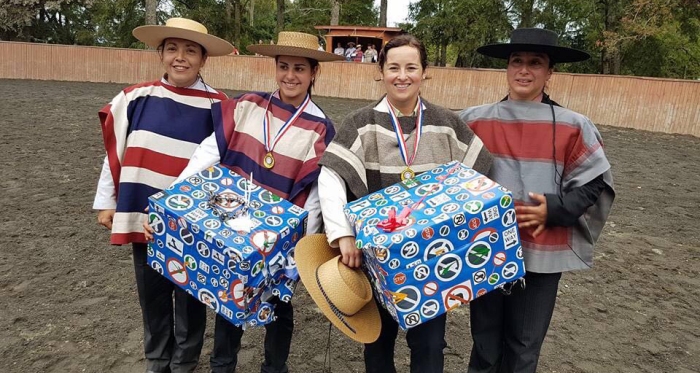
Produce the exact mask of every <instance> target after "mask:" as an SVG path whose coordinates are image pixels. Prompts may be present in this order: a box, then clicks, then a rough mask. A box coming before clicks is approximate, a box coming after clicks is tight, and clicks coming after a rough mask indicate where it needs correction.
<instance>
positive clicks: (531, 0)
mask: <svg viewBox="0 0 700 373" xmlns="http://www.w3.org/2000/svg"><path fill="white" fill-rule="evenodd" d="M534 7H535V0H525V1H523V2H522V8H521V9H520V23H519V24H518V28H522V27H532V26H533V23H534V21H533V19H532V15H533V13H534Z"/></svg>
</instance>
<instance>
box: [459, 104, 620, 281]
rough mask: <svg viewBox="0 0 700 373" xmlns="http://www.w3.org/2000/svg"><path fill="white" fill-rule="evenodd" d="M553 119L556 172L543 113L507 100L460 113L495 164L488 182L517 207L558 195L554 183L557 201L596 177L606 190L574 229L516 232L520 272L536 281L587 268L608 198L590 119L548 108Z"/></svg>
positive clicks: (543, 108)
mask: <svg viewBox="0 0 700 373" xmlns="http://www.w3.org/2000/svg"><path fill="white" fill-rule="evenodd" d="M554 111H555V118H556V142H555V143H556V146H555V147H554V149H556V170H555V165H554V162H553V158H554V156H553V152H554V149H553V139H554V130H553V129H554V124H553V123H552V109H551V108H550V106H549V105H547V104H544V103H539V102H529V101H511V100H508V101H501V102H498V103H495V104H488V105H482V106H476V107H472V108H467V109H465V110H463V111H462V112H461V113H460V117H461V118H462V119H464V120H465V121H466V122H467V124H469V126H470V127H471V128H472V129H473V130H474V132H475V133H476V134H477V135H478V136H479V137H480V138H481V139H482V141H483V142H484V144H485V146H486V147H487V148H488V149H489V150H490V151H491V153H492V154H493V156H494V163H493V167H492V168H491V172H490V173H489V175H488V176H489V177H490V178H491V179H493V180H494V181H496V182H498V183H499V184H501V185H503V186H505V187H506V188H508V189H510V190H511V191H512V192H513V198H514V199H515V201H516V204H520V205H522V204H531V203H532V201H530V199H529V197H528V193H529V192H534V193H539V194H559V192H560V191H559V186H558V185H557V182H559V180H560V176H559V175H562V176H561V180H562V181H561V182H562V185H561V190H562V192H563V193H564V194H566V192H567V191H568V190H570V189H571V188H574V187H580V186H582V185H584V184H587V183H588V182H590V181H591V180H593V179H595V178H596V177H598V176H599V175H603V179H604V181H605V183H606V184H607V186H608V187H607V188H605V190H604V191H603V193H602V194H601V195H600V197H599V198H598V201H597V202H596V203H595V204H594V205H593V206H591V207H589V208H588V210H587V211H586V212H585V213H584V214H583V216H581V217H579V219H578V222H577V224H576V225H574V226H572V227H556V226H555V227H547V229H545V230H544V232H542V233H541V234H540V235H539V236H537V237H536V238H535V237H532V235H531V233H532V230H529V229H526V230H521V231H520V239H521V241H522V245H523V252H524V257H525V267H526V268H527V270H528V271H532V272H538V273H555V272H563V271H570V270H576V269H586V268H590V267H591V266H592V265H593V248H594V246H595V243H596V241H597V240H598V237H599V236H600V233H601V231H602V229H603V226H604V225H605V221H606V219H607V217H608V214H609V213H610V207H611V206H612V202H613V199H614V197H615V192H614V189H613V180H612V173H611V172H610V163H609V162H608V159H607V158H606V157H605V152H604V150H603V141H602V139H601V137H600V133H599V132H598V129H597V128H596V127H595V125H594V124H593V123H592V122H591V121H590V119H588V118H587V117H585V116H583V115H581V114H578V113H576V112H573V111H571V110H569V109H566V108H563V107H559V106H554ZM557 173H558V174H557ZM555 176H556V180H557V181H555Z"/></svg>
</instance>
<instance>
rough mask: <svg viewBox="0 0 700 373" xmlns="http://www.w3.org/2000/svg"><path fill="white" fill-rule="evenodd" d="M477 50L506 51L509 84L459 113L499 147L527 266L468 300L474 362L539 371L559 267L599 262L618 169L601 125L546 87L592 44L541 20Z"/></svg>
mask: <svg viewBox="0 0 700 373" xmlns="http://www.w3.org/2000/svg"><path fill="white" fill-rule="evenodd" d="M477 52H479V53H481V54H484V55H486V56H489V57H494V58H501V59H506V60H508V68H507V70H506V79H507V82H508V87H509V93H508V96H507V97H505V98H504V99H503V100H502V101H501V102H498V103H495V104H490V105H482V106H477V107H473V108H468V109H465V110H464V111H462V112H461V113H460V116H461V117H462V118H463V119H464V120H465V121H466V122H467V123H468V124H469V126H470V127H471V128H472V130H474V132H475V133H476V134H477V135H479V137H481V139H482V140H483V141H484V144H485V145H486V147H487V148H488V149H489V150H490V151H491V152H492V153H493V154H494V157H495V161H494V166H493V168H492V169H491V174H490V177H491V178H492V179H493V180H495V181H497V182H498V183H500V184H501V185H503V186H505V187H506V188H508V189H509V190H511V191H512V192H513V197H514V199H515V200H516V205H517V206H516V213H517V216H518V226H519V228H520V240H521V242H522V249H523V255H524V259H525V267H526V269H527V273H526V275H525V286H522V287H521V286H517V285H516V286H513V287H512V289H510V292H509V293H510V295H505V294H504V293H501V292H498V291H494V292H491V293H488V294H486V295H484V296H482V297H479V298H477V299H476V300H474V301H472V302H471V304H470V317H471V331H472V338H473V339H474V344H473V347H472V352H471V359H470V362H469V372H473V373H475V372H535V370H536V369H537V362H538V358H539V354H540V349H541V347H542V343H543V341H544V337H545V335H546V333H547V329H548V328H549V322H550V320H551V317H552V314H553V312H554V304H555V301H556V296H557V289H558V285H559V280H560V278H561V274H562V272H564V271H571V270H577V269H586V268H590V267H591V266H592V265H593V247H594V245H595V242H596V240H597V239H598V237H599V235H600V233H601V230H602V228H603V226H604V225H605V220H606V218H607V216H608V213H609V212H610V207H611V205H612V201H613V199H614V194H615V193H614V190H613V184H612V174H611V173H610V163H608V160H607V158H606V157H605V153H604V151H603V143H602V140H601V137H600V133H598V130H597V129H596V127H595V125H593V123H592V122H591V121H590V120H589V119H588V118H586V117H585V116H583V115H581V114H578V113H575V112H573V111H571V110H568V109H565V108H563V107H561V106H559V105H558V104H557V103H556V102H554V101H552V100H551V99H550V98H549V96H548V95H547V94H546V93H545V92H544V89H545V87H546V84H547V81H548V80H549V78H550V77H551V76H552V71H553V67H554V64H555V63H559V62H576V61H583V60H586V59H588V58H589V57H590V56H589V55H588V53H585V52H582V51H579V50H575V49H571V48H566V47H561V46H559V45H558V43H557V35H556V33H554V32H552V31H549V30H544V29H537V28H531V29H516V30H514V31H513V33H512V35H511V40H510V43H504V44H492V45H486V46H483V47H480V48H479V49H477Z"/></svg>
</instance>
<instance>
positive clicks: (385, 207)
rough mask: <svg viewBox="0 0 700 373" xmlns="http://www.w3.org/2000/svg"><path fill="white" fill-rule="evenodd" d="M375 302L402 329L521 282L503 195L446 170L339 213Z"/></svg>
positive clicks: (460, 168)
mask: <svg viewBox="0 0 700 373" xmlns="http://www.w3.org/2000/svg"><path fill="white" fill-rule="evenodd" d="M345 214H346V215H347V217H348V220H349V221H350V222H351V223H353V225H354V229H355V236H356V243H357V247H358V248H361V249H362V251H363V257H364V263H365V267H366V269H367V272H368V273H369V274H370V279H371V280H372V283H373V286H374V289H375V296H377V298H378V299H379V301H380V303H382V304H383V305H384V307H385V308H386V309H387V311H388V312H389V313H390V314H391V315H392V316H393V317H394V319H396V321H397V322H398V323H399V325H400V326H401V328H402V329H408V328H411V327H414V326H416V325H418V324H421V323H423V322H426V321H427V320H430V319H433V318H435V317H437V316H439V315H441V314H443V313H445V312H447V311H450V310H453V309H455V308H456V307H459V306H460V305H462V304H466V303H469V302H470V301H471V300H473V299H475V298H477V297H479V296H482V295H484V294H486V293H487V292H489V291H492V290H494V289H496V288H499V287H502V286H503V285H504V284H505V283H509V282H513V281H516V280H517V279H519V278H521V277H522V276H524V275H525V266H524V262H523V252H522V248H521V246H520V238H519V235H518V228H517V226H518V225H517V222H516V217H515V206H514V203H513V198H512V196H511V193H510V192H509V191H508V190H507V189H505V188H504V187H502V186H500V185H498V184H497V183H496V182H494V181H492V180H490V179H489V178H487V177H486V176H483V175H481V174H479V173H478V172H476V171H474V170H472V169H470V168H469V167H467V166H465V165H463V164H461V163H459V162H451V163H448V164H445V165H442V166H440V167H437V168H435V169H433V170H431V171H428V172H425V173H423V174H421V175H419V176H416V177H415V178H413V179H409V180H405V181H402V182H400V183H398V184H394V185H392V186H390V187H388V188H385V189H383V190H380V191H378V192H375V193H371V194H369V195H367V196H365V197H363V198H360V199H358V200H356V201H353V202H351V203H349V204H347V206H346V207H345Z"/></svg>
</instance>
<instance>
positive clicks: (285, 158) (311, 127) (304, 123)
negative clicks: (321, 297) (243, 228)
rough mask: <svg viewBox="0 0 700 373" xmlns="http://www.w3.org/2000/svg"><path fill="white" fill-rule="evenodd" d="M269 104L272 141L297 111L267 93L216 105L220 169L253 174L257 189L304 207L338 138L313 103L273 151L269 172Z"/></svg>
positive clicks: (214, 115) (249, 94)
mask: <svg viewBox="0 0 700 373" xmlns="http://www.w3.org/2000/svg"><path fill="white" fill-rule="evenodd" d="M268 101H269V102H270V107H269V113H270V114H269V116H268V118H270V132H271V135H272V137H274V136H275V134H277V132H278V130H279V129H280V127H282V125H283V124H284V123H285V122H286V121H287V120H288V119H289V118H290V117H291V116H292V115H293V114H294V112H295V111H296V108H295V107H294V106H293V105H290V104H286V103H284V102H282V101H281V100H280V99H279V98H278V97H274V96H273V97H272V99H271V100H270V94H269V93H262V92H254V93H247V94H244V95H241V96H239V97H236V98H233V99H230V100H226V101H222V102H221V103H220V104H215V105H213V106H212V116H213V118H214V131H215V133H216V141H217V145H218V148H219V156H220V161H221V164H223V165H224V166H226V167H228V168H230V169H231V170H233V171H234V172H236V173H237V174H239V175H242V176H244V177H248V176H249V175H250V174H251V173H252V174H253V178H254V179H255V182H256V184H258V185H260V186H262V187H263V188H265V189H267V190H269V191H271V192H273V193H275V194H277V195H278V196H280V197H282V198H284V199H287V200H289V201H291V202H292V203H294V204H296V205H298V206H304V204H305V202H306V199H307V198H308V196H309V192H310V190H311V185H312V183H313V182H314V181H316V179H318V175H319V173H320V168H319V165H318V161H319V159H320V158H321V155H322V154H323V152H324V151H325V150H326V146H328V144H329V143H330V142H331V140H332V139H333V136H334V135H335V129H334V127H333V123H332V122H331V120H330V119H328V118H327V117H326V115H325V114H324V113H323V111H321V109H320V108H319V107H318V106H316V104H314V102H313V101H310V102H309V104H308V106H306V108H305V109H304V112H303V113H301V115H300V116H299V117H298V118H297V119H296V120H295V121H294V122H293V124H292V125H291V127H289V129H288V130H287V131H286V132H285V133H284V135H283V136H282V137H281V138H280V141H279V142H278V143H277V144H276V145H275V146H274V148H273V151H272V154H273V156H274V158H275V165H274V167H273V168H272V169H268V168H265V167H264V166H263V158H264V157H265V154H266V153H267V150H266V149H265V142H264V139H263V125H262V123H263V118H264V116H265V113H266V107H267V104H268Z"/></svg>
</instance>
